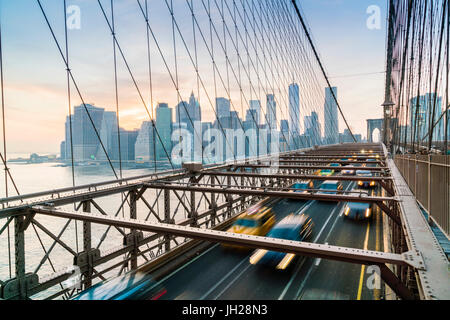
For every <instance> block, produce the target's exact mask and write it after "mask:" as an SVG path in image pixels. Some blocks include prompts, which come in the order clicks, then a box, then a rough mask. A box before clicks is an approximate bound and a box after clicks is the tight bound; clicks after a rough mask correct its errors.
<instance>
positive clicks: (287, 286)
mask: <svg viewBox="0 0 450 320" xmlns="http://www.w3.org/2000/svg"><path fill="white" fill-rule="evenodd" d="M352 186H353V182H352V183H350V184H349V185H348V187H347V188H346V189H345V191H348V190H349V189H350V188H351V187H352ZM337 208H339V203H338V204H337V205H336V207H335V208H334V209H333V211H332V212H331V214H330V216H329V217H328V219H327V221H325V224H324V225H323V227H322V229H321V230H320V232H319V234H318V235H317V236H316V238H315V239H314V240H313V242H316V241H317V239H319V237H320V235H321V234H322V232H323V230H324V229H325V227H326V226H327V225H328V222H329V221H330V219H331V217H332V216H333V214H334V213H335V211H336V209H337ZM337 220H338V219H337V217H336V219H335V222H334V223H335V224H336V221H337ZM333 227H334V224H333ZM305 260H306V259H304V260H303V261H305ZM302 266H303V263H302V264H301V265H300V266H299V268H298V269H297V270H296V271H295V273H294V274H293V275H292V277H291V279H290V280H289V282H288V284H287V285H286V287H285V288H284V290H283V292H282V293H281V294H280V296H279V297H278V300H283V298H284V296H285V295H286V293H287V292H288V290H289V288H290V287H291V285H292V283H293V281H294V279H295V278H296V277H297V275H298V273H299V272H300V269H301V267H302ZM311 270H312V268H310V269H309V271H308V274H307V275H306V277H305V280H304V281H303V282H302V286H301V287H303V283H305V282H306V279H308V277H309V274H310V273H311ZM296 296H298V294H296Z"/></svg>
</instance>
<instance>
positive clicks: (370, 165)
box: [366, 158, 377, 167]
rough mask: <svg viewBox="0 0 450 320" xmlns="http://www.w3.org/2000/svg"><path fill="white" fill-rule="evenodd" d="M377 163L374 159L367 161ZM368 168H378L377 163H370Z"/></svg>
mask: <svg viewBox="0 0 450 320" xmlns="http://www.w3.org/2000/svg"><path fill="white" fill-rule="evenodd" d="M376 161H377V160H376V159H374V158H370V159H367V162H376ZM366 166H367V167H376V166H377V164H376V163H368V164H367V165H366Z"/></svg>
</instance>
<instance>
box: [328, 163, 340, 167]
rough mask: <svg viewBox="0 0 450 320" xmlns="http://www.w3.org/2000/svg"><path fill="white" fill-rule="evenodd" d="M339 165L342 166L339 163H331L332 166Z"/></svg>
mask: <svg viewBox="0 0 450 320" xmlns="http://www.w3.org/2000/svg"><path fill="white" fill-rule="evenodd" d="M339 166H340V164H339V163H331V164H330V167H339Z"/></svg>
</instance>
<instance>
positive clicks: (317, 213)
mask: <svg viewBox="0 0 450 320" xmlns="http://www.w3.org/2000/svg"><path fill="white" fill-rule="evenodd" d="M343 186H344V190H351V189H352V188H353V186H354V183H353V182H351V183H349V182H346V183H343ZM343 208H344V204H343V203H331V202H319V201H313V202H312V203H311V205H310V206H309V207H307V208H304V210H303V212H304V213H306V214H308V215H309V216H310V217H311V218H312V220H313V221H314V225H315V226H314V233H313V236H312V239H313V242H318V243H320V242H323V241H322V240H323V239H325V238H326V237H327V235H328V234H329V233H330V232H331V228H332V225H333V223H334V221H336V220H337V219H338V218H339V214H340V212H342V211H343ZM314 260H315V259H314V258H305V257H298V258H297V259H296V261H295V263H294V264H293V265H292V266H291V267H290V268H288V269H287V270H276V269H274V268H270V267H266V266H263V265H255V266H253V265H251V264H249V263H248V262H246V263H245V264H243V265H242V266H241V267H240V269H239V270H236V271H235V273H234V274H235V277H234V278H232V281H233V282H234V283H233V285H230V284H229V283H227V281H224V286H223V287H222V286H221V287H220V288H219V290H216V292H214V294H212V295H209V296H207V297H206V298H207V299H221V300H227V299H237V300H245V299H250V300H253V299H262V300H264V299H267V300H277V299H295V293H296V291H297V288H298V287H299V286H301V283H302V279H304V278H305V276H306V274H307V272H308V270H309V269H310V268H311V266H312V263H313V262H314ZM230 278H231V277H230Z"/></svg>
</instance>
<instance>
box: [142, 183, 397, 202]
mask: <svg viewBox="0 0 450 320" xmlns="http://www.w3.org/2000/svg"><path fill="white" fill-rule="evenodd" d="M147 187H148V188H151V189H165V190H178V191H195V192H214V193H221V194H238V195H245V196H249V195H250V196H259V197H273V198H288V199H297V200H320V201H334V202H337V201H347V202H364V203H377V202H383V201H396V199H395V198H391V197H359V196H348V195H337V194H317V193H311V194H307V193H300V192H289V191H270V190H264V189H263V188H264V187H261V188H258V189H250V188H248V187H246V188H239V187H234V188H228V187H223V186H222V187H211V186H193V185H187V184H171V183H163V182H161V183H151V184H147Z"/></svg>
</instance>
